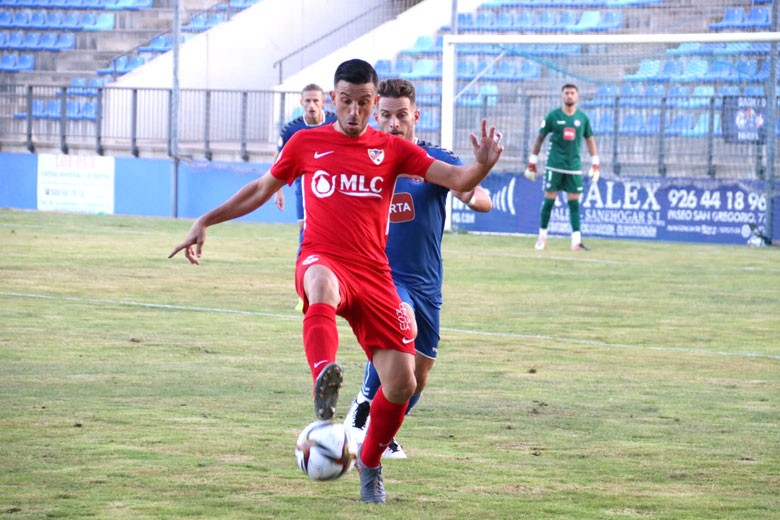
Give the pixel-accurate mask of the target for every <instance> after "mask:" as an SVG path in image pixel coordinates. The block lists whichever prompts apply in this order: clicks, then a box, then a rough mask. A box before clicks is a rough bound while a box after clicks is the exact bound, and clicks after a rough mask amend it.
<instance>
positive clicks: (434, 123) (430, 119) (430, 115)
mask: <svg viewBox="0 0 780 520" xmlns="http://www.w3.org/2000/svg"><path fill="white" fill-rule="evenodd" d="M417 129H418V130H420V131H421V132H438V131H439V121H438V118H437V117H435V114H434V111H433V110H423V111H422V112H420V120H419V121H418V122H417Z"/></svg>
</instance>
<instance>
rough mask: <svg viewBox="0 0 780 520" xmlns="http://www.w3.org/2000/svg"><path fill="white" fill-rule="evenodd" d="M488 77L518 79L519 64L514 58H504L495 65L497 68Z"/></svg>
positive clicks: (501, 79) (502, 79) (499, 79)
mask: <svg viewBox="0 0 780 520" xmlns="http://www.w3.org/2000/svg"><path fill="white" fill-rule="evenodd" d="M486 79H489V80H491V81H516V80H517V66H516V65H515V62H514V61H513V60H511V59H507V58H504V59H503V60H501V61H499V62H498V63H497V64H496V65H495V70H494V71H493V72H492V73H491V74H489V75H488V76H487V78H486Z"/></svg>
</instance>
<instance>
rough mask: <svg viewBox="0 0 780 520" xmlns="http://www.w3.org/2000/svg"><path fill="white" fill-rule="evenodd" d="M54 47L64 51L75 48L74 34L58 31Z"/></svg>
mask: <svg viewBox="0 0 780 520" xmlns="http://www.w3.org/2000/svg"><path fill="white" fill-rule="evenodd" d="M56 47H57V50H58V51H65V50H69V49H75V48H76V35H75V34H73V33H69V32H64V33H60V35H59V37H58V38H57V43H56Z"/></svg>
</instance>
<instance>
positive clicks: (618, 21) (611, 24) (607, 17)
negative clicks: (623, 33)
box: [594, 11, 623, 31]
mask: <svg viewBox="0 0 780 520" xmlns="http://www.w3.org/2000/svg"><path fill="white" fill-rule="evenodd" d="M622 28H623V11H605V12H604V16H603V17H602V18H601V21H600V22H599V23H598V24H597V25H596V28H595V29H594V30H595V31H616V30H618V29H622Z"/></svg>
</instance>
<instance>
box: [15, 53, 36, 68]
mask: <svg viewBox="0 0 780 520" xmlns="http://www.w3.org/2000/svg"><path fill="white" fill-rule="evenodd" d="M34 69H35V56H33V55H32V54H21V55H19V60H18V61H17V62H16V67H15V72H21V71H28V70H34Z"/></svg>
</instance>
